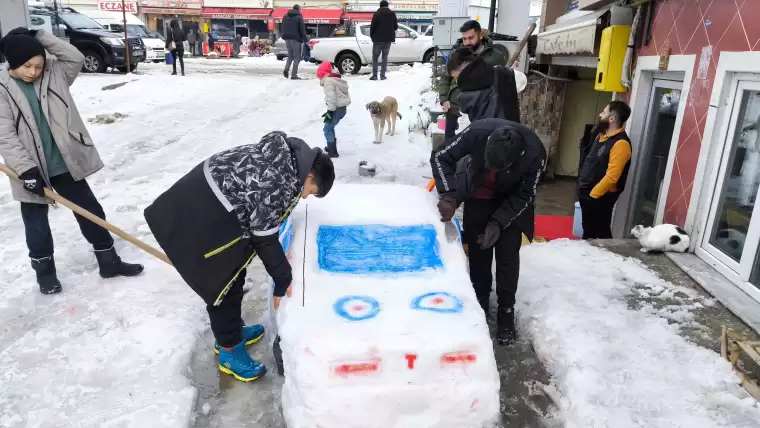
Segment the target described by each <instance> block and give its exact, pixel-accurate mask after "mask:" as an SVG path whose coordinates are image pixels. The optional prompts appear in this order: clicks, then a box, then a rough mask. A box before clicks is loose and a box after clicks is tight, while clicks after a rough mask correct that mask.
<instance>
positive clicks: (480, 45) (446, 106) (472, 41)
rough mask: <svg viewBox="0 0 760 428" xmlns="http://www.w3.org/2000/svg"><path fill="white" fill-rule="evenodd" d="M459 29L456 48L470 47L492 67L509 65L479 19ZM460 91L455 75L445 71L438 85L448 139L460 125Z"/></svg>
mask: <svg viewBox="0 0 760 428" xmlns="http://www.w3.org/2000/svg"><path fill="white" fill-rule="evenodd" d="M459 31H460V32H461V33H462V38H461V39H459V40H457V42H456V43H455V44H454V50H456V49H459V48H463V47H469V48H470V49H471V50H472V52H473V54H474V55H475V56H476V57H478V58H480V59H482V60H483V61H484V62H485V63H486V64H487V65H488V66H490V67H494V66H497V65H502V66H503V65H507V58H506V57H504V54H502V53H501V52H499V51H497V50H495V49H494V47H493V42H492V41H491V39H489V38H488V37H486V36H484V35H483V33H482V29H481V28H480V24H479V23H478V21H475V20H472V21H467V22H465V23H464V24H463V25H462V27H461V28H460V29H459ZM459 93H460V88H459V86H458V84H457V82H456V80H455V79H454V77H453V76H452V75H451V74H449V73H444V74H443V76H441V81H440V84H439V86H438V95H439V97H440V102H441V106H442V107H443V111H444V112H445V113H446V133H445V137H446V139H447V140H448V139H450V138H452V137H453V136H454V135H455V133H456V130H457V128H458V126H459V125H458V124H457V119H458V118H459V105H458V97H459Z"/></svg>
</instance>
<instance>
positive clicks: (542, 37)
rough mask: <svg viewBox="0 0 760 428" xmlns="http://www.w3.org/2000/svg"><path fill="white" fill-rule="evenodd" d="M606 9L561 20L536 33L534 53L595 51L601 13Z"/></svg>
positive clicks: (589, 52) (585, 52) (552, 53)
mask: <svg viewBox="0 0 760 428" xmlns="http://www.w3.org/2000/svg"><path fill="white" fill-rule="evenodd" d="M607 12H609V11H608V10H601V11H597V12H594V13H591V14H588V15H585V16H582V17H580V18H578V19H576V20H573V21H571V22H566V23H565V22H563V23H561V24H554V25H550V26H548V27H547V31H544V32H543V33H538V44H537V46H536V54H539V55H573V54H594V53H596V52H595V50H596V42H597V35H598V29H599V28H598V27H599V24H600V18H601V17H602V15H604V14H606V13H607Z"/></svg>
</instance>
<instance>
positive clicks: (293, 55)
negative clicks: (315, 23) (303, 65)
mask: <svg viewBox="0 0 760 428" xmlns="http://www.w3.org/2000/svg"><path fill="white" fill-rule="evenodd" d="M285 46H286V47H287V48H288V60H287V61H286V62H285V72H286V73H288V72H289V71H290V63H293V74H291V75H290V76H291V77H293V76H296V75H298V63H299V62H301V55H302V54H301V49H302V48H303V46H302V44H301V42H299V41H298V40H285Z"/></svg>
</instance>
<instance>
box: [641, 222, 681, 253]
mask: <svg viewBox="0 0 760 428" xmlns="http://www.w3.org/2000/svg"><path fill="white" fill-rule="evenodd" d="M631 235H633V236H634V237H636V238H638V239H639V244H641V252H642V253H648V252H650V251H657V252H661V251H670V252H677V253H685V252H686V251H688V250H689V243H690V240H689V235H687V234H686V232H685V231H684V230H683V229H681V228H680V227H678V226H675V225H672V224H661V225H659V226H655V227H644V226H642V225H638V226H636V227H634V228H633V229H631Z"/></svg>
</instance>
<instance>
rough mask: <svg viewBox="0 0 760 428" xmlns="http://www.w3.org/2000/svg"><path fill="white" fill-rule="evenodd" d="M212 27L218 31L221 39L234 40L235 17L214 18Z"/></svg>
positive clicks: (217, 33)
mask: <svg viewBox="0 0 760 428" xmlns="http://www.w3.org/2000/svg"><path fill="white" fill-rule="evenodd" d="M211 29H212V30H213V31H216V35H217V36H219V39H220V40H232V39H234V38H235V20H234V19H214V20H212V21H211Z"/></svg>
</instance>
